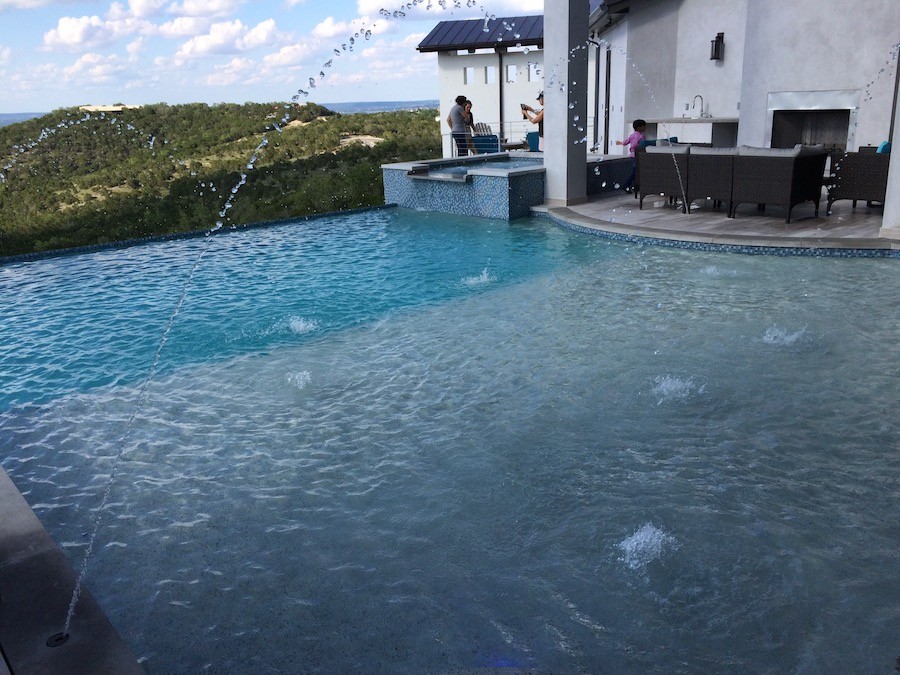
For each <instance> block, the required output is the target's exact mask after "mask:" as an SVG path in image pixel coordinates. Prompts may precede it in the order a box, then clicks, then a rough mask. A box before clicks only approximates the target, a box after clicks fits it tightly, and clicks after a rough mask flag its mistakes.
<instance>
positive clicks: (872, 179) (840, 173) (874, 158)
mask: <svg viewBox="0 0 900 675" xmlns="http://www.w3.org/2000/svg"><path fill="white" fill-rule="evenodd" d="M890 161H891V156H890V155H888V154H885V153H879V154H876V153H873V152H848V153H846V154H844V155H843V156H840V157H837V158H836V159H835V160H834V170H833V172H832V175H831V186H830V187H829V188H828V207H827V211H826V212H828V213H830V212H831V205H832V204H834V203H835V202H836V201H838V200H839V199H852V200H853V208H856V202H857V201H858V200H865V201H866V204H867V205H868V206H871V205H872V202H881V203H884V197H885V194H886V193H887V179H888V165H889V164H890Z"/></svg>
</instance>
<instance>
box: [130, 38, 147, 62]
mask: <svg viewBox="0 0 900 675" xmlns="http://www.w3.org/2000/svg"><path fill="white" fill-rule="evenodd" d="M145 48H146V45H145V43H144V38H143V37H139V38H137V39H136V40H132V41H131V42H129V43H128V46H126V47H125V51H127V52H128V58H129V60H131V61H137V58H138V56H139V55H140V53H141V52H143V51H144V49H145Z"/></svg>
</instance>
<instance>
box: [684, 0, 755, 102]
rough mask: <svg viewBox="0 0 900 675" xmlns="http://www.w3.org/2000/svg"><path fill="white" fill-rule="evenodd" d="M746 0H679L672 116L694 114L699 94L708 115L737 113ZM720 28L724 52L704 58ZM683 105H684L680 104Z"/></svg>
mask: <svg viewBox="0 0 900 675" xmlns="http://www.w3.org/2000/svg"><path fill="white" fill-rule="evenodd" d="M746 27H747V0H683V1H682V2H681V7H680V9H679V12H678V48H677V56H676V71H675V88H674V92H673V102H672V104H673V105H672V109H671V110H670V111H667V114H670V115H671V116H672V117H680V116H681V115H687V116H688V117H694V116H698V115H699V112H700V110H699V108H700V101H699V99H698V100H697V101H696V107H693V106H694V97H695V96H696V95H698V94H699V95H700V96H702V97H703V101H704V104H705V105H706V106H708V109H709V113H710V114H711V115H712V116H713V117H737V116H738V105H737V104H738V101H740V96H741V73H742V70H743V62H744V58H743V57H744V38H745V32H746ZM717 33H724V34H725V57H724V58H723V59H721V60H719V61H712V60H710V58H709V52H710V42H712V40H713V39H714V38H715V37H716V34H717ZM685 106H687V109H686V108H685Z"/></svg>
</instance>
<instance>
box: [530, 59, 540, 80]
mask: <svg viewBox="0 0 900 675" xmlns="http://www.w3.org/2000/svg"><path fill="white" fill-rule="evenodd" d="M528 81H529V82H540V81H541V64H539V63H537V62H536V61H529V62H528Z"/></svg>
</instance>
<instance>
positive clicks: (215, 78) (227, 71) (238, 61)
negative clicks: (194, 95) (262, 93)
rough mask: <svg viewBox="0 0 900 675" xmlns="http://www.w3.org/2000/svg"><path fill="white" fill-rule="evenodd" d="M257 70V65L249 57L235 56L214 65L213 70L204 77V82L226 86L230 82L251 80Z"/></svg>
mask: <svg viewBox="0 0 900 675" xmlns="http://www.w3.org/2000/svg"><path fill="white" fill-rule="evenodd" d="M256 70H257V65H256V63H255V62H253V61H251V60H250V59H245V58H241V57H235V58H233V59H231V61H229V62H228V63H226V64H224V65H219V66H216V67H215V68H214V69H213V72H212V73H211V74H210V75H209V76H208V77H207V78H206V84H209V85H213V86H228V85H232V84H239V83H242V82H244V83H246V82H250V81H252V79H253V78H252V77H248V75H250V76H252V75H253V74H255V72H256Z"/></svg>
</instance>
